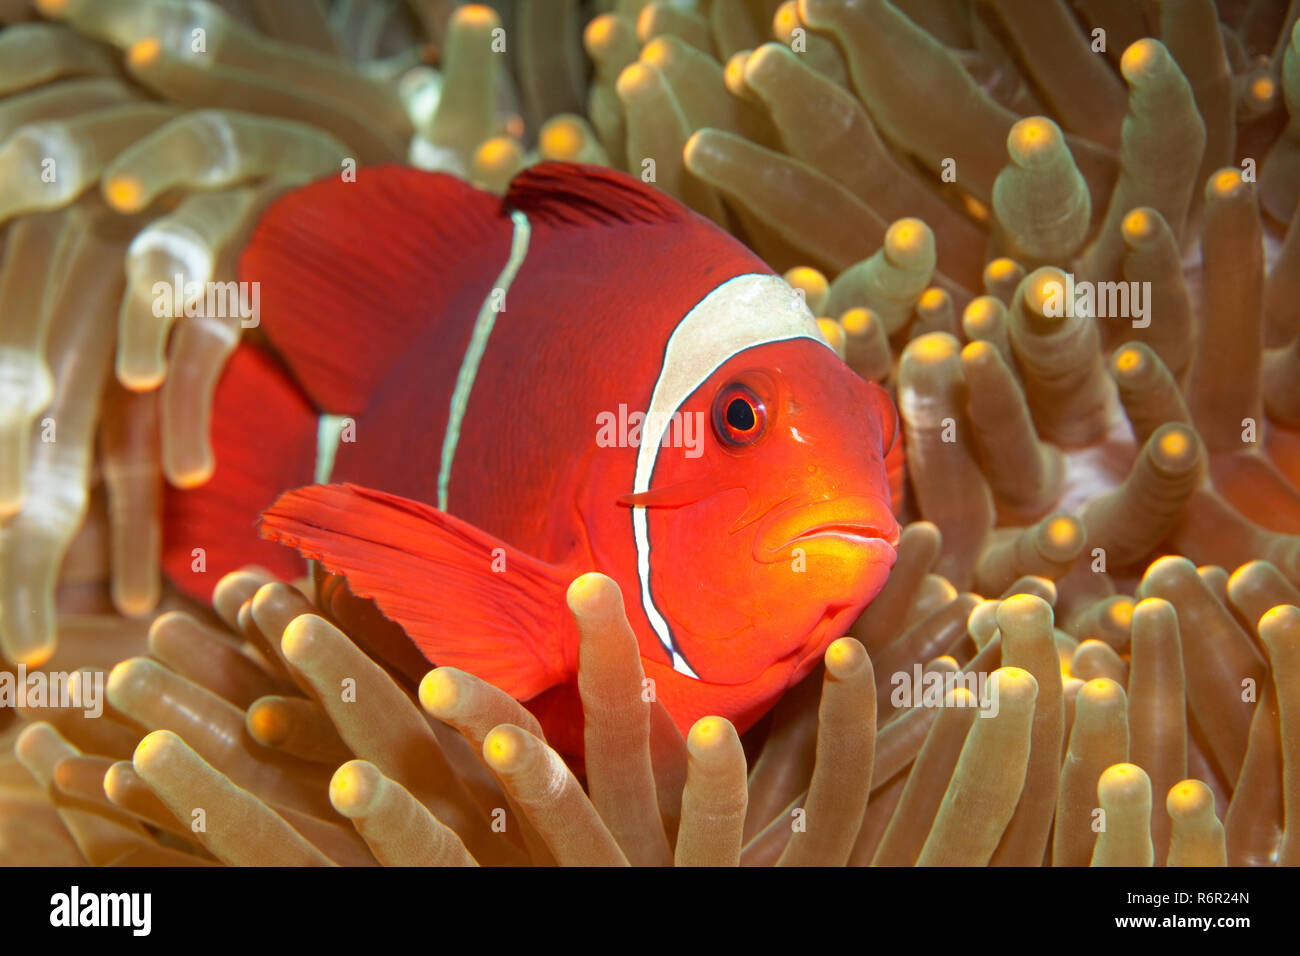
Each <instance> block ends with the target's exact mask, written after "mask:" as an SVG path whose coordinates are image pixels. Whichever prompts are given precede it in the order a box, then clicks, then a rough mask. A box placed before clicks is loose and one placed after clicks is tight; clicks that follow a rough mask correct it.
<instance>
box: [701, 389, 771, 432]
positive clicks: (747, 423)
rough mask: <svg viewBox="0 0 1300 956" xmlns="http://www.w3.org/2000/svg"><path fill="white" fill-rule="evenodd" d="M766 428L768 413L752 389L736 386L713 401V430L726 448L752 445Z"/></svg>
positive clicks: (725, 390)
mask: <svg viewBox="0 0 1300 956" xmlns="http://www.w3.org/2000/svg"><path fill="white" fill-rule="evenodd" d="M766 425H767V410H766V409H765V408H764V407H763V402H762V400H761V399H760V398H759V397H758V396H757V395H755V394H754V393H753V392H752V391H751V390H750V389H748V388H746V387H745V386H744V385H741V384H739V383H737V382H733V383H732V384H730V385H726V386H724V387H723V388H722V389H720V390H719V392H718V394H717V397H716V398H714V400H713V430H714V431H715V432H716V433H717V436H718V440H719V441H721V442H722V443H723V444H724V445H730V446H732V447H741V446H743V445H752V444H753V443H754V442H756V441H758V439H759V438H761V437H762V435H763V431H764V428H765V427H766Z"/></svg>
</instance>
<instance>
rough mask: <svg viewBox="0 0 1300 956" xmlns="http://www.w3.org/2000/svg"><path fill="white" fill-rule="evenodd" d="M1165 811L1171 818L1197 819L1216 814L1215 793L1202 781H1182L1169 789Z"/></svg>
mask: <svg viewBox="0 0 1300 956" xmlns="http://www.w3.org/2000/svg"><path fill="white" fill-rule="evenodd" d="M1165 810H1166V811H1168V813H1169V815H1170V816H1171V817H1184V818H1185V817H1196V816H1200V815H1201V814H1203V813H1205V812H1206V811H1207V810H1208V811H1209V812H1211V813H1213V812H1214V791H1213V790H1211V789H1210V788H1209V787H1208V786H1207V785H1206V784H1204V783H1202V782H1201V781H1200V780H1181V781H1179V782H1178V783H1176V784H1174V785H1173V786H1172V787H1170V788H1169V794H1168V796H1166V797H1165Z"/></svg>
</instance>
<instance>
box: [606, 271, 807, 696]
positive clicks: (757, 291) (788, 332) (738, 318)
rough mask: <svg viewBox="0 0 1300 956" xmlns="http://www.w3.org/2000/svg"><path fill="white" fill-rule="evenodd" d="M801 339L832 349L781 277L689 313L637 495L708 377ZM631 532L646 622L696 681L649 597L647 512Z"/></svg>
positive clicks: (678, 333) (671, 343)
mask: <svg viewBox="0 0 1300 956" xmlns="http://www.w3.org/2000/svg"><path fill="white" fill-rule="evenodd" d="M799 338H806V339H812V340H813V341H815V342H818V343H819V344H821V345H824V346H826V347H827V348H830V346H829V345H828V344H827V342H826V339H825V338H823V336H822V334H821V330H820V329H818V327H817V320H816V319H815V318H814V317H813V314H812V313H811V312H810V311H809V310H808V306H807V305H806V304H805V303H804V300H803V297H802V296H800V295H799V294H798V293H796V292H795V291H794V289H792V288H791V287H790V286H789V284H788V283H786V281H785V280H784V279H782V278H781V277H780V276H775V275H757V274H748V275H740V276H736V277H735V278H732V279H728V280H727V281H726V282H724V283H722V284H721V285H720V286H718V287H717V288H716V289H714V290H713V291H712V292H710V293H709V294H708V295H706V296H705V297H704V298H703V299H701V300H700V301H699V303H697V304H696V306H695V307H694V308H693V309H691V311H689V312H687V313H686V315H685V316H684V317H683V318H682V321H681V322H680V323H679V324H678V326H677V328H676V329H675V330H674V331H673V334H672V336H671V337H670V338H669V339H668V346H667V348H665V349H664V361H663V366H662V368H661V369H660V371H659V378H658V380H657V381H656V382H655V388H654V393H653V394H652V395H651V398H650V408H649V409H647V414H646V427H645V430H644V431H643V432H642V435H641V445H640V448H639V449H638V450H637V457H636V477H635V480H634V482H633V488H632V490H633V493H634V494H642V493H644V492H646V491H649V490H650V479H651V477H652V476H653V475H654V468H655V461H656V460H657V459H658V456H659V444H660V442H661V441H662V440H663V437H664V433H665V431H666V430H667V428H668V425H669V422H670V419H671V416H672V414H673V412H675V411H677V410H678V409H679V408H680V407H681V404H682V402H684V401H686V399H687V398H688V397H689V396H690V395H691V393H692V392H694V391H695V390H696V389H697V388H699V387H700V386H701V385H703V384H704V383H705V382H706V381H708V378H709V376H710V375H712V374H713V373H714V372H715V371H717V370H718V368H719V367H721V366H722V365H723V364H724V363H725V362H727V361H728V360H729V359H731V358H732V356H734V355H737V354H739V353H740V352H743V351H745V350H746V349H752V348H754V347H755V346H759V345H766V344H768V343H769V342H783V341H786V340H788V339H799ZM652 425H653V426H654V427H653V428H652V427H651V426H652ZM632 530H633V534H634V536H635V539H636V566H637V576H638V577H639V578H640V583H641V606H642V607H643V608H644V610H645V615H646V618H647V619H648V620H649V622H650V626H651V627H652V628H654V631H655V634H657V635H658V637H659V642H660V643H661V644H662V645H663V647H664V650H666V651H667V652H668V654H669V655H670V656H671V657H672V661H673V669H674V670H676V671H678V672H680V673H682V674H685V675H686V676H688V677H696V676H698V675H696V674H695V673H694V671H692V670H691V667H690V665H689V664H687V662H686V660H685V659H684V658H683V657H682V655H681V653H680V652H679V651H678V650H677V648H676V647H674V646H673V640H672V635H671V632H670V630H669V628H668V622H667V621H665V620H664V618H663V615H662V614H660V613H659V609H658V608H657V607H655V603H654V598H653V596H652V595H651V593H650V532H649V524H648V519H647V516H646V513H645V508H641V507H637V508H633V509H632Z"/></svg>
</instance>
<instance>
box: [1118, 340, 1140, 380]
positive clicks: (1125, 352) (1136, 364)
mask: <svg viewBox="0 0 1300 956" xmlns="http://www.w3.org/2000/svg"><path fill="white" fill-rule="evenodd" d="M1145 364H1146V357H1145V356H1144V355H1143V354H1142V350H1141V349H1139V348H1134V347H1133V346H1126V347H1125V348H1122V349H1120V350H1119V351H1118V352H1116V353H1115V371H1116V372H1118V373H1119V374H1121V375H1133V374H1135V373H1137V372H1138V371H1140V370H1141V369H1142V368H1143V366H1144V365H1145Z"/></svg>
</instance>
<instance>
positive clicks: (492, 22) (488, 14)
mask: <svg viewBox="0 0 1300 956" xmlns="http://www.w3.org/2000/svg"><path fill="white" fill-rule="evenodd" d="M452 24H453V25H454V26H458V27H474V28H476V29H486V28H490V27H496V26H500V24H501V20H500V19H499V18H498V17H497V14H496V11H495V10H493V9H492V8H491V7H489V6H487V5H486V4H482V3H469V4H466V5H465V6H463V7H461V8H459V9H458V10H457V11H456V12H455V13H453V14H452Z"/></svg>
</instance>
